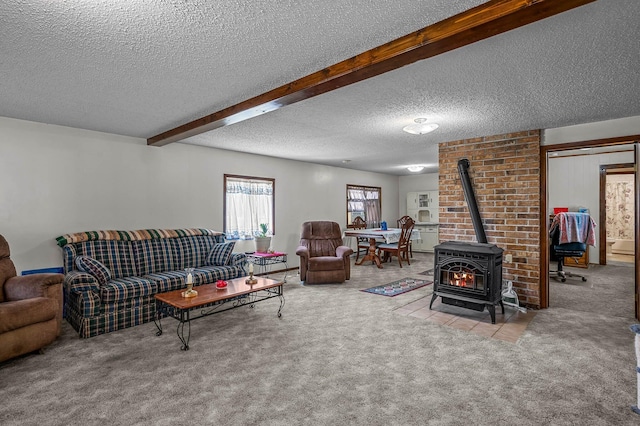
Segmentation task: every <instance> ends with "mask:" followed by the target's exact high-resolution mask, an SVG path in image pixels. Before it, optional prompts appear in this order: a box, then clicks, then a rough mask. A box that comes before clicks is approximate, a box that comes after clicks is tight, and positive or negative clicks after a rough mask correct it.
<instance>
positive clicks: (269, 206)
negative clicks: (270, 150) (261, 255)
mask: <svg viewBox="0 0 640 426" xmlns="http://www.w3.org/2000/svg"><path fill="white" fill-rule="evenodd" d="M226 192H227V193H226V197H227V217H226V225H227V229H225V233H226V234H227V239H251V238H253V237H254V236H256V235H257V234H258V233H259V232H260V224H261V223H266V224H267V225H268V226H269V230H270V232H273V229H272V227H271V224H272V223H273V218H272V212H273V184H272V183H271V182H265V181H255V180H246V179H237V178H227V191H226Z"/></svg>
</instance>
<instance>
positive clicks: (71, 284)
mask: <svg viewBox="0 0 640 426" xmlns="http://www.w3.org/2000/svg"><path fill="white" fill-rule="evenodd" d="M65 287H66V288H67V290H68V291H70V292H72V293H85V292H88V291H91V292H93V293H95V294H99V293H100V284H99V283H98V280H96V279H95V277H94V276H93V275H91V274H87V273H86V272H80V271H71V272H69V273H68V274H67V275H66V276H65Z"/></svg>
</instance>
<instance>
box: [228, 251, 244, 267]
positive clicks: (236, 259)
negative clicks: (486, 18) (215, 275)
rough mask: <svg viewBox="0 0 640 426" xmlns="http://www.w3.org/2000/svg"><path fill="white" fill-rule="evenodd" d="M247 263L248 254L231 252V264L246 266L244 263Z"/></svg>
mask: <svg viewBox="0 0 640 426" xmlns="http://www.w3.org/2000/svg"><path fill="white" fill-rule="evenodd" d="M246 263H247V255H246V254H244V253H231V260H230V261H229V264H230V265H233V266H241V267H242V268H244V265H246Z"/></svg>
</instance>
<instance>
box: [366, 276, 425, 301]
mask: <svg viewBox="0 0 640 426" xmlns="http://www.w3.org/2000/svg"><path fill="white" fill-rule="evenodd" d="M430 284H433V281H427V280H419V279H415V278H403V279H401V280H397V281H393V282H390V283H389V284H384V285H379V286H377V287H371V288H367V289H364V290H360V291H364V292H366V293H373V294H380V295H382V296H389V297H393V296H397V295H399V294H402V293H406V292H408V291H411V290H415V289H417V288H420V287H424V286H427V285H430Z"/></svg>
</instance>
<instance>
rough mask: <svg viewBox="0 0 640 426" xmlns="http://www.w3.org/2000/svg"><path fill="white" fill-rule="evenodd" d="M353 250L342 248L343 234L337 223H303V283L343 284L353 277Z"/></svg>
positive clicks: (301, 266)
mask: <svg viewBox="0 0 640 426" xmlns="http://www.w3.org/2000/svg"><path fill="white" fill-rule="evenodd" d="M352 253H353V250H352V249H351V247H347V246H345V245H342V231H341V230H340V225H338V224H337V223H336V222H329V221H315V222H305V223H303V224H302V232H301V233H300V245H299V246H298V249H297V250H296V254H297V255H298V256H300V280H301V281H303V282H304V283H306V284H327V283H342V282H345V281H346V280H348V279H349V278H351V260H350V258H349V256H351V254H352Z"/></svg>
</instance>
